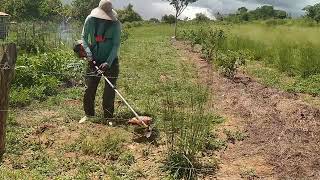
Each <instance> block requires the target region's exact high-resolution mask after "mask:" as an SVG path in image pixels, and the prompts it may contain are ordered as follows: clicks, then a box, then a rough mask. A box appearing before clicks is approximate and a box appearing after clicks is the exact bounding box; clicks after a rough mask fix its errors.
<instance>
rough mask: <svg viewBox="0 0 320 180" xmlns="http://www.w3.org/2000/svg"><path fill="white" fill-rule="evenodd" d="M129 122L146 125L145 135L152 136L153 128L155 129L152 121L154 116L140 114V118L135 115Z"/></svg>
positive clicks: (141, 125)
mask: <svg viewBox="0 0 320 180" xmlns="http://www.w3.org/2000/svg"><path fill="white" fill-rule="evenodd" d="M128 123H129V124H131V125H133V126H140V127H144V128H145V133H144V135H145V136H146V137H147V138H150V137H151V135H152V130H153V127H152V126H151V123H152V118H151V117H148V116H139V119H138V118H136V117H135V118H132V119H130V120H129V122H128Z"/></svg>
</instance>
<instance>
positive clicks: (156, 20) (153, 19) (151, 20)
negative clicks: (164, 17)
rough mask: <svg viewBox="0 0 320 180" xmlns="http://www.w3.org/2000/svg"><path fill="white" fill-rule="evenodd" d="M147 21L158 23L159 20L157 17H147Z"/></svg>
mask: <svg viewBox="0 0 320 180" xmlns="http://www.w3.org/2000/svg"><path fill="white" fill-rule="evenodd" d="M149 22H153V23H159V22H160V21H159V19H157V18H150V19H149Z"/></svg>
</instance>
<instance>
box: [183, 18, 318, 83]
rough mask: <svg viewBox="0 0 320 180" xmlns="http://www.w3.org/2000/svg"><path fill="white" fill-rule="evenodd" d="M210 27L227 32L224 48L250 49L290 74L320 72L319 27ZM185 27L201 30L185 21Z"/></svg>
mask: <svg viewBox="0 0 320 180" xmlns="http://www.w3.org/2000/svg"><path fill="white" fill-rule="evenodd" d="M206 26H207V27H208V24H207V25H206ZM210 28H211V29H216V28H219V29H223V30H224V31H225V34H226V38H225V43H224V45H223V49H224V51H228V50H231V51H239V50H249V51H250V52H251V53H252V55H253V56H254V59H255V60H261V61H264V62H266V63H267V64H269V65H270V66H273V67H275V68H277V69H279V70H280V71H282V72H286V73H288V74H289V75H295V76H301V77H309V76H312V75H316V74H319V73H320V58H319V57H320V51H319V48H320V39H319V38H317V37H318V35H319V34H320V29H319V28H316V27H301V26H285V25H279V26H274V25H272V26H270V25H263V24H242V25H216V24H209V28H208V29H210ZM185 29H188V30H190V29H198V30H199V26H195V25H192V24H189V25H188V24H185ZM199 31H200V30H199ZM203 38H208V39H209V37H203Z"/></svg>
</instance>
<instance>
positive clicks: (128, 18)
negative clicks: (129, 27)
mask: <svg viewBox="0 0 320 180" xmlns="http://www.w3.org/2000/svg"><path fill="white" fill-rule="evenodd" d="M118 16H119V20H120V21H121V22H122V23H124V22H134V21H142V20H143V19H142V17H141V16H140V15H139V14H138V13H137V12H135V11H134V10H133V5H132V4H129V5H128V6H127V7H126V8H125V9H123V10H118Z"/></svg>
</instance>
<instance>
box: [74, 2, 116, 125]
mask: <svg viewBox="0 0 320 180" xmlns="http://www.w3.org/2000/svg"><path fill="white" fill-rule="evenodd" d="M120 36H121V24H120V22H119V20H118V19H117V13H116V12H115V11H114V9H113V7H112V3H111V2H110V1H109V0H101V1H100V3H99V6H98V7H97V8H95V9H93V10H92V12H91V14H90V15H89V16H88V17H87V19H86V21H85V24H84V28H83V32H82V41H83V47H84V49H85V51H86V53H87V59H88V61H89V66H88V70H87V75H86V85H87V88H86V90H85V95H84V101H83V106H84V111H85V114H86V116H85V117H84V118H82V119H81V121H80V122H85V121H86V120H87V119H88V118H89V117H93V116H95V106H94V104H95V97H96V92H97V87H98V85H99V82H100V79H101V77H100V76H99V75H98V74H96V73H94V72H95V70H96V69H95V68H94V66H98V67H99V68H100V69H101V70H102V71H103V72H105V73H104V75H105V76H106V77H108V79H109V80H110V81H111V82H112V84H114V85H116V82H117V78H118V74H119V60H118V51H119V47H120V42H121V40H120ZM114 100H115V92H114V90H113V89H112V88H111V87H110V86H109V85H108V84H107V83H105V87H104V93H103V104H102V105H103V110H104V117H105V118H107V119H110V118H113V113H114Z"/></svg>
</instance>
